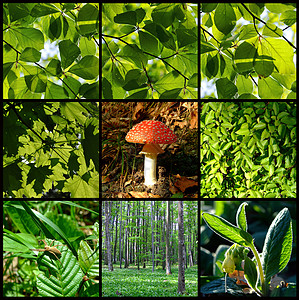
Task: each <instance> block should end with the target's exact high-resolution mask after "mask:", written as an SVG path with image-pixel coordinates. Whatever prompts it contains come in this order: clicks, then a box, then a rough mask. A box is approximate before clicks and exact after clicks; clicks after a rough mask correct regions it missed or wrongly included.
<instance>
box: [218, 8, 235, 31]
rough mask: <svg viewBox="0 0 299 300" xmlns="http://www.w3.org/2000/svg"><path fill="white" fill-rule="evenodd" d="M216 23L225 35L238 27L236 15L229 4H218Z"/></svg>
mask: <svg viewBox="0 0 299 300" xmlns="http://www.w3.org/2000/svg"><path fill="white" fill-rule="evenodd" d="M214 22H215V25H216V27H217V29H218V30H219V31H221V32H222V33H224V34H225V35H226V34H228V33H230V32H231V31H232V30H233V29H234V27H235V25H236V15H235V12H234V9H233V8H232V7H231V5H230V4H229V3H218V6H217V8H216V11H215V16H214Z"/></svg>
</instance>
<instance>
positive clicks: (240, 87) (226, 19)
mask: <svg viewBox="0 0 299 300" xmlns="http://www.w3.org/2000/svg"><path fill="white" fill-rule="evenodd" d="M296 26H297V17H296V3H201V26H200V29H201V30H200V61H201V99H296V50H297V46H296V30H297V29H296Z"/></svg>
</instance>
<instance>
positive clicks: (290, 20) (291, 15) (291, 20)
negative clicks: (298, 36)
mask: <svg viewBox="0 0 299 300" xmlns="http://www.w3.org/2000/svg"><path fill="white" fill-rule="evenodd" d="M296 20H297V16H296V11H294V10H287V11H284V12H282V14H281V16H280V21H281V22H283V23H284V24H286V25H288V26H292V25H293V24H295V23H296Z"/></svg>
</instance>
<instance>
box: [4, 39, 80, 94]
mask: <svg viewBox="0 0 299 300" xmlns="http://www.w3.org/2000/svg"><path fill="white" fill-rule="evenodd" d="M3 42H4V43H6V44H7V45H8V46H9V47H10V48H12V49H13V50H14V51H16V52H17V54H19V55H21V52H20V51H18V50H17V49H15V47H14V46H12V45H11V44H10V43H8V42H6V41H5V40H3ZM17 57H18V56H17ZM34 64H35V65H37V66H39V67H40V68H42V69H43V70H44V71H46V72H48V73H49V74H50V75H52V76H54V77H58V79H59V80H60V81H62V82H63V83H64V84H65V85H66V86H67V87H68V88H69V89H70V91H71V92H72V93H73V94H74V96H75V97H76V99H80V98H79V97H78V96H77V94H75V92H74V91H73V90H72V89H71V88H70V86H69V85H68V84H67V83H66V82H64V81H63V79H61V77H59V76H57V75H55V74H52V73H51V72H49V70H47V69H46V68H44V67H43V66H41V65H40V64H39V63H37V62H35V63H34Z"/></svg>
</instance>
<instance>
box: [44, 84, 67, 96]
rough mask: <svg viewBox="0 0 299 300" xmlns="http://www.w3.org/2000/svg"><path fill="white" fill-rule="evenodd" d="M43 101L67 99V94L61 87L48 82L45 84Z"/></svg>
mask: <svg viewBox="0 0 299 300" xmlns="http://www.w3.org/2000/svg"><path fill="white" fill-rule="evenodd" d="M45 99H68V93H67V92H66V90H65V89H64V88H63V87H62V86H60V85H58V84H56V83H53V82H51V81H49V82H48V83H47V88H46V94H45Z"/></svg>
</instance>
